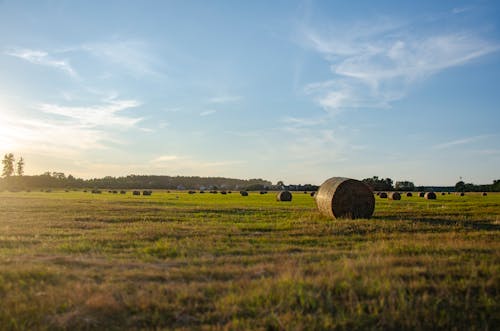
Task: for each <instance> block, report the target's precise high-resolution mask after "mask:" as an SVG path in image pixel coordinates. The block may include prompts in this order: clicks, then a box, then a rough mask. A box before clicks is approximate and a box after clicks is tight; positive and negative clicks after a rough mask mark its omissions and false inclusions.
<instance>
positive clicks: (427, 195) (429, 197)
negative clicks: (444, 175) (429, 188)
mask: <svg viewBox="0 0 500 331" xmlns="http://www.w3.org/2000/svg"><path fill="white" fill-rule="evenodd" d="M424 198H426V199H427V200H436V193H434V192H427V193H425V196H424Z"/></svg>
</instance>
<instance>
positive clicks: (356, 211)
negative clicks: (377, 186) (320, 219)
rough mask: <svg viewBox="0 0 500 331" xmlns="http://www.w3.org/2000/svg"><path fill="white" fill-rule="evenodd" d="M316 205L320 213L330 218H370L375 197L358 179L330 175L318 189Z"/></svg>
mask: <svg viewBox="0 0 500 331" xmlns="http://www.w3.org/2000/svg"><path fill="white" fill-rule="evenodd" d="M316 205H317V207H318V209H319V211H320V213H322V214H323V215H325V216H330V217H332V218H339V217H346V218H352V219H355V218H370V217H371V216H372V215H373V210H374V209H375V197H374V195H373V192H372V191H371V189H370V188H369V187H368V186H367V185H366V184H365V183H363V182H360V181H359V180H355V179H349V178H344V177H332V178H330V179H327V180H326V181H325V182H324V183H323V184H321V186H320V188H319V189H318V192H317V194H316Z"/></svg>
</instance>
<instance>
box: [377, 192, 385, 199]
mask: <svg viewBox="0 0 500 331" xmlns="http://www.w3.org/2000/svg"><path fill="white" fill-rule="evenodd" d="M378 196H379V197H380V198H381V199H387V193H385V192H380V194H379V195H378Z"/></svg>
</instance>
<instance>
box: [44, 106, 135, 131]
mask: <svg viewBox="0 0 500 331" xmlns="http://www.w3.org/2000/svg"><path fill="white" fill-rule="evenodd" d="M138 106H140V103H139V102H138V101H136V100H116V99H112V100H108V101H106V102H105V103H103V104H101V105H92V106H87V107H79V106H78V107H75V106H60V105H56V104H41V105H39V106H38V107H37V108H38V109H40V110H41V111H43V112H44V113H47V114H54V115H58V116H60V117H62V118H64V119H68V120H73V121H74V122H75V123H77V124H78V125H81V126H86V127H104V126H106V127H114V128H131V127H133V126H135V125H136V124H137V123H138V122H139V121H141V120H142V118H133V117H127V116H123V115H120V114H118V113H119V112H121V111H123V110H126V109H129V108H135V107H138Z"/></svg>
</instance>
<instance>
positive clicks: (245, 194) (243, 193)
mask: <svg viewBox="0 0 500 331" xmlns="http://www.w3.org/2000/svg"><path fill="white" fill-rule="evenodd" d="M240 194H241V196H242V197H247V196H248V192H247V191H240Z"/></svg>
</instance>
